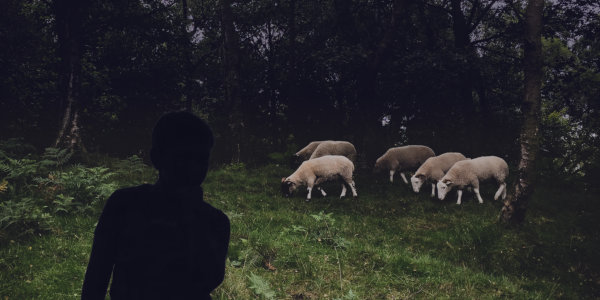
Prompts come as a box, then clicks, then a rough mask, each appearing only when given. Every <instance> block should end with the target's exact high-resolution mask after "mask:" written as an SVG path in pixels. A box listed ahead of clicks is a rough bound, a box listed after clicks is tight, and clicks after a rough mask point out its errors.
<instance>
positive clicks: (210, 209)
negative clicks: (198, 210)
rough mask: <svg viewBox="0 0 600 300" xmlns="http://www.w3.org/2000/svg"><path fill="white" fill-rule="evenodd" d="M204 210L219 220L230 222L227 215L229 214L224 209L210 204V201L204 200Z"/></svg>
mask: <svg viewBox="0 0 600 300" xmlns="http://www.w3.org/2000/svg"><path fill="white" fill-rule="evenodd" d="M202 210H203V211H205V213H206V214H208V215H210V216H211V217H212V218H213V219H216V220H217V221H221V222H227V223H229V217H227V215H226V214H225V213H224V212H223V211H222V210H220V209H218V208H216V207H214V206H212V205H210V203H208V202H206V201H202Z"/></svg>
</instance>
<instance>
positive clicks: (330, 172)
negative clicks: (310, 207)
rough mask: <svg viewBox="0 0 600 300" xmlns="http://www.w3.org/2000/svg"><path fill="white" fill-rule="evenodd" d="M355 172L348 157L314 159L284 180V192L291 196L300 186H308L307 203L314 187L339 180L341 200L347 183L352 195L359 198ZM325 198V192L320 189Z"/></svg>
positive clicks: (282, 184)
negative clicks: (340, 182)
mask: <svg viewBox="0 0 600 300" xmlns="http://www.w3.org/2000/svg"><path fill="white" fill-rule="evenodd" d="M353 172H354V164H353V163H352V161H350V160H349V159H348V158H347V157H344V156H341V155H326V156H322V157H318V158H314V159H309V160H307V161H304V162H303V163H302V164H301V165H300V167H298V169H297V170H296V171H295V172H294V173H292V175H290V176H288V177H287V178H282V180H281V188H282V192H283V193H284V194H285V195H286V196H289V195H290V194H291V193H292V192H293V191H294V190H296V189H297V188H298V187H300V186H307V190H308V195H307V196H306V201H309V200H310V199H311V192H312V189H313V187H314V186H318V185H319V184H321V183H323V182H326V181H331V180H339V179H341V180H342V181H343V183H342V193H341V194H340V198H341V197H344V196H346V186H345V185H344V183H346V184H347V185H348V186H350V189H351V190H352V195H353V196H354V197H357V196H358V195H357V193H356V188H355V184H354V180H353V179H352V173H353ZM319 190H320V191H321V193H322V194H323V196H325V195H326V194H325V192H324V191H323V190H321V189H319Z"/></svg>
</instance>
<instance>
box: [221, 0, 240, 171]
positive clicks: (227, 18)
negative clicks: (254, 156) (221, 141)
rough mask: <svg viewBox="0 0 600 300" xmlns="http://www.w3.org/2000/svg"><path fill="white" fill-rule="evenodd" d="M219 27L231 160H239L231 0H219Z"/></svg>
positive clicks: (237, 81)
mask: <svg viewBox="0 0 600 300" xmlns="http://www.w3.org/2000/svg"><path fill="white" fill-rule="evenodd" d="M221 29H222V30H223V38H224V41H223V48H224V53H223V60H224V63H225V94H226V101H227V103H228V104H229V105H228V106H229V108H230V114H229V129H230V130H231V150H232V151H233V153H232V158H231V161H232V162H239V161H240V157H241V152H242V151H241V148H242V145H241V144H242V143H241V142H242V141H241V139H242V138H243V137H244V133H243V130H244V120H243V113H242V99H241V86H240V54H239V51H240V50H239V49H240V47H239V37H238V34H237V32H236V31H235V26H234V22H233V11H232V9H231V0H221Z"/></svg>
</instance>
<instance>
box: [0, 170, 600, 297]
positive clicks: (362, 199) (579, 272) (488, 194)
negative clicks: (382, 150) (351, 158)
mask: <svg viewBox="0 0 600 300" xmlns="http://www.w3.org/2000/svg"><path fill="white" fill-rule="evenodd" d="M289 173H291V171H290V170H288V169H286V168H283V167H276V166H269V167H262V168H258V169H252V170H245V169H244V168H239V167H226V168H223V169H220V170H216V171H212V172H211V173H210V175H209V178H208V179H207V182H206V183H205V192H206V200H207V201H208V202H209V203H211V204H212V205H214V206H215V207H218V208H220V209H222V210H223V211H225V212H226V213H227V214H228V215H229V217H230V219H231V222H232V236H231V243H230V250H229V261H228V265H227V275H226V279H225V282H224V283H223V285H222V286H221V287H219V288H218V289H217V290H216V291H215V292H214V293H213V296H214V298H216V299H247V298H255V297H256V296H255V295H256V294H255V292H256V291H261V290H262V292H260V293H262V294H264V295H268V294H269V292H274V293H275V298H277V299H284V298H287V299H335V298H342V299H353V298H356V299H400V298H478V299H479V298H496V297H507V298H529V299H538V298H539V299H547V298H557V297H564V298H593V297H598V295H599V289H598V287H599V284H600V282H598V269H597V266H598V265H600V264H599V258H598V257H599V256H598V254H599V253H598V250H597V249H598V247H597V246H598V245H599V243H598V240H599V236H598V234H597V232H598V229H599V226H598V225H597V222H594V221H595V220H594V215H596V216H597V215H598V212H599V211H598V209H597V208H594V207H593V206H592V204H593V205H595V206H596V207H597V206H598V205H596V204H595V203H594V202H593V201H592V198H591V196H589V197H585V198H581V197H583V196H581V197H580V196H578V195H579V193H577V194H574V195H573V194H572V193H569V192H568V191H561V189H558V188H553V189H552V190H551V191H546V190H545V189H540V190H539V192H538V193H537V194H536V197H535V199H534V200H533V202H532V203H531V207H530V209H529V218H528V221H527V224H526V225H525V226H523V227H521V228H518V229H506V228H504V227H502V226H501V225H499V224H497V223H496V218H497V215H498V212H499V210H500V207H501V204H500V203H499V202H494V201H493V200H492V197H493V192H494V190H493V187H491V186H489V187H483V188H482V191H483V195H482V196H483V197H484V200H485V201H486V202H485V203H484V204H482V205H480V204H478V203H477V202H476V201H475V200H473V198H472V197H471V195H469V194H466V195H465V196H466V197H465V198H464V200H463V205H461V206H457V205H455V204H454V201H444V202H441V201H439V200H432V199H430V198H429V197H428V196H427V192H425V193H423V194H421V195H415V194H414V193H412V192H411V191H409V189H408V187H407V186H404V185H403V184H401V183H400V182H396V183H394V184H390V183H389V182H386V179H385V176H382V177H381V178H378V179H372V178H370V175H360V174H359V175H357V178H356V182H357V187H358V193H359V198H358V199H352V198H346V199H338V197H337V195H338V193H339V191H340V187H339V186H338V185H326V186H325V188H326V190H327V191H328V193H329V196H328V197H326V198H322V197H320V196H317V194H316V193H315V194H314V197H313V200H312V201H311V202H305V201H304V195H305V193H304V192H300V193H298V194H296V195H295V196H294V197H292V198H282V197H280V196H279V194H278V190H279V189H278V188H279V179H280V178H281V177H282V176H286V175H288V174H289ZM449 197H451V199H454V197H455V195H452V194H451V195H449ZM543 204H547V205H543ZM95 221H96V218H95V217H65V218H59V219H57V222H56V224H55V230H54V233H53V234H51V235H47V236H43V237H40V238H36V239H34V240H29V241H24V242H15V243H12V244H11V245H10V246H9V247H6V248H4V249H0V271H1V272H0V296H1V297H0V298H1V299H5V298H6V297H7V298H8V299H24V298H27V299H30V298H36V299H58V298H61V299H68V298H77V297H78V295H79V291H80V286H81V281H82V276H83V273H84V272H85V266H86V264H87V257H88V255H89V249H90V243H91V239H92V231H93V228H94V224H95ZM257 276H259V277H257ZM261 284H262V288H260V287H257V286H260V285H261ZM251 287H253V288H251Z"/></svg>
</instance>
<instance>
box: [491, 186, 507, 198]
mask: <svg viewBox="0 0 600 300" xmlns="http://www.w3.org/2000/svg"><path fill="white" fill-rule="evenodd" d="M504 190H506V183H501V184H500V187H499V188H498V191H497V192H496V194H495V195H494V200H498V198H499V197H500V195H502V194H503V193H505V191H504ZM502 199H504V196H503V197H502Z"/></svg>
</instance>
